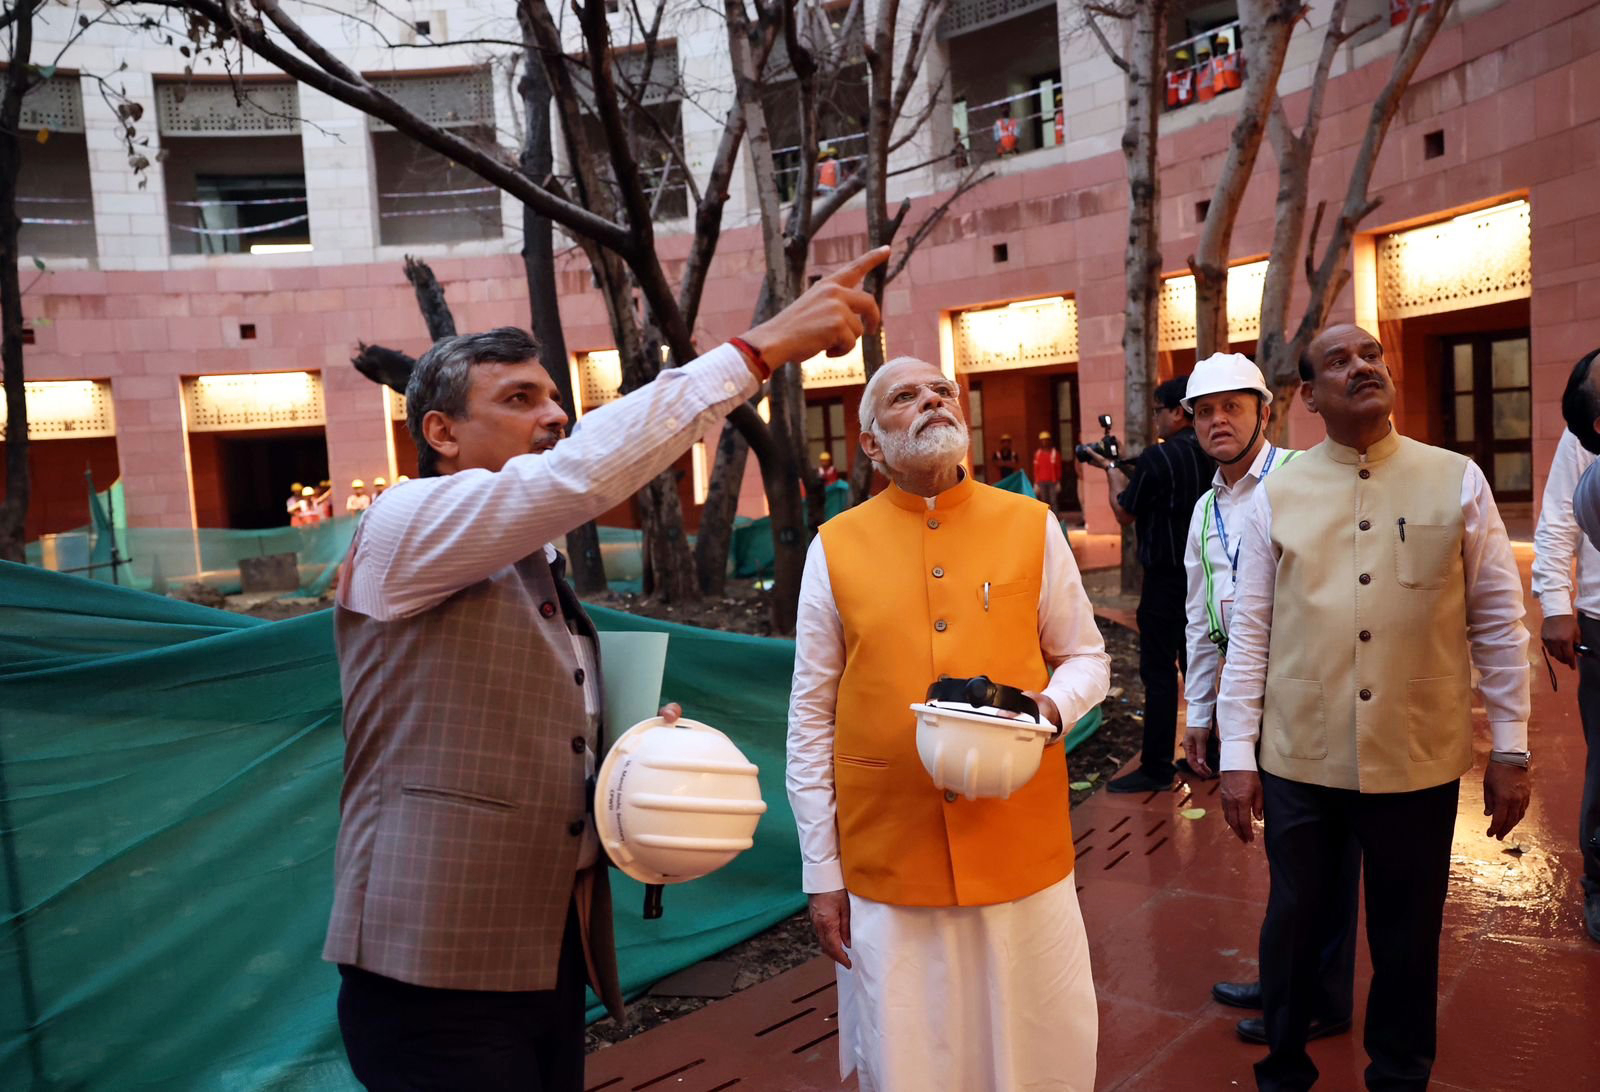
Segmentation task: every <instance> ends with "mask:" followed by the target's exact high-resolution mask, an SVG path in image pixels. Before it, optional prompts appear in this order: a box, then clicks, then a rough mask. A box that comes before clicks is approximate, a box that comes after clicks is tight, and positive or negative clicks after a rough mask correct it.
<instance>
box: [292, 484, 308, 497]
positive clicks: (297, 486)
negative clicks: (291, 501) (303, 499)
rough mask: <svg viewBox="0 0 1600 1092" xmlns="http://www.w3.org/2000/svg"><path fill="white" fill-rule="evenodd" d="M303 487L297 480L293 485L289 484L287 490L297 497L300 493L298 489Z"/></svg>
mask: <svg viewBox="0 0 1600 1092" xmlns="http://www.w3.org/2000/svg"><path fill="white" fill-rule="evenodd" d="M304 488H305V486H303V485H301V484H300V483H299V482H295V483H294V484H293V485H291V486H289V492H291V493H293V494H294V495H295V496H297V497H298V496H299V495H300V490H302V489H304Z"/></svg>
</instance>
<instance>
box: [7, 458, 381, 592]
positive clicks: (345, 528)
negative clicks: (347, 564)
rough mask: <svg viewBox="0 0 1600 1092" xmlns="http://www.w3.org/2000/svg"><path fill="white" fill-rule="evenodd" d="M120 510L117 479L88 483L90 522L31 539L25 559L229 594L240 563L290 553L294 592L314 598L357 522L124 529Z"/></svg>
mask: <svg viewBox="0 0 1600 1092" xmlns="http://www.w3.org/2000/svg"><path fill="white" fill-rule="evenodd" d="M125 512H126V508H125V506H124V504H123V500H122V483H121V482H120V481H119V482H117V483H115V484H113V485H112V486H111V488H109V489H107V490H105V491H104V492H100V493H96V492H95V491H94V487H93V484H92V483H91V484H90V486H89V524H88V526H86V527H80V528H78V529H77V530H73V531H65V532H62V533H60V534H54V535H46V536H44V537H43V538H42V539H41V540H40V541H37V542H30V543H28V546H27V559H28V564H30V565H36V566H38V567H40V568H46V569H54V570H57V571H59V572H71V573H75V574H76V575H80V576H85V577H88V578H90V579H92V580H98V581H101V582H103V583H107V584H120V585H122V586H123V587H128V588H138V589H140V590H142V591H153V592H155V593H156V594H158V595H161V594H165V593H166V592H167V591H168V590H169V589H171V588H178V587H182V586H183V585H185V584H192V583H201V584H206V585H208V586H210V587H211V588H213V589H215V590H216V591H218V592H220V593H222V594H223V595H233V594H235V593H237V592H238V591H239V590H240V589H239V562H240V561H242V560H244V559H245V558H248V557H261V556H264V555H268V554H294V555H296V557H297V558H298V562H299V569H300V586H299V588H298V589H296V591H295V592H294V593H293V594H298V595H306V596H318V595H322V594H324V593H325V592H326V591H327V590H328V588H329V587H330V586H331V585H332V583H333V578H334V575H335V573H336V572H337V571H338V567H339V562H340V561H342V560H343V559H344V555H345V553H346V551H348V550H349V549H350V540H351V539H352V538H353V537H355V533H356V524H357V523H358V522H359V518H358V517H356V516H340V517H339V518H337V519H330V520H323V521H322V522H320V523H315V524H311V525H309V526H306V527H268V528H264V529H262V530H256V531H234V530H224V529H218V528H202V529H200V530H179V529H167V528H159V527H128V526H127V525H126V517H125V515H124V513H125Z"/></svg>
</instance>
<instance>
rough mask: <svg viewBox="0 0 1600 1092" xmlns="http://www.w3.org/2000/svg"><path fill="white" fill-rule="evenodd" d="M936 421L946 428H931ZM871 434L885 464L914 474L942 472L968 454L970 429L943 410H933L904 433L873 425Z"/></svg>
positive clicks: (919, 418)
mask: <svg viewBox="0 0 1600 1092" xmlns="http://www.w3.org/2000/svg"><path fill="white" fill-rule="evenodd" d="M934 418H939V419H941V420H943V421H945V422H946V425H945V426H944V427H929V426H930V424H931V422H932V421H933V419H934ZM872 434H873V435H874V436H876V437H877V439H878V444H879V446H881V447H882V448H883V462H884V464H885V465H887V466H889V467H891V468H893V469H895V470H901V471H911V472H913V473H918V472H927V471H932V470H943V469H944V468H945V467H948V466H953V465H954V464H956V463H959V462H960V461H961V458H962V456H964V455H965V454H966V453H967V426H966V425H964V424H961V423H960V422H958V421H956V420H955V419H954V418H953V417H951V416H950V415H949V414H947V413H946V412H945V411H943V410H930V411H928V412H927V413H926V414H924V415H922V416H921V417H918V418H917V420H916V422H915V423H914V424H912V426H911V427H910V428H908V429H907V430H906V431H905V432H885V431H883V430H881V429H880V428H878V426H877V425H874V426H873V429H872Z"/></svg>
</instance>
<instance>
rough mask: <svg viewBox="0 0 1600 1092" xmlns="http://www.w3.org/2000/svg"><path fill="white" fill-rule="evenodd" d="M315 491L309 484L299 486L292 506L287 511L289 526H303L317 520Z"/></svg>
mask: <svg viewBox="0 0 1600 1092" xmlns="http://www.w3.org/2000/svg"><path fill="white" fill-rule="evenodd" d="M316 498H317V491H316V490H315V489H313V488H311V487H310V486H309V485H302V486H301V487H300V496H299V497H298V498H296V500H295V504H294V508H293V509H292V510H291V511H290V513H289V526H290V527H305V526H308V525H309V524H313V523H315V522H317V499H316Z"/></svg>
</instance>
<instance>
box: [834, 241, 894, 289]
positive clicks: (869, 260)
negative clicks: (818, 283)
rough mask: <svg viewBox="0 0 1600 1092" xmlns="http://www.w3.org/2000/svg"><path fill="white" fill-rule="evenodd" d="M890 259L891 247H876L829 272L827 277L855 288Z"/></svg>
mask: <svg viewBox="0 0 1600 1092" xmlns="http://www.w3.org/2000/svg"><path fill="white" fill-rule="evenodd" d="M888 260H889V248H888V247H887V246H880V247H875V248H874V249H872V250H869V251H867V252H866V253H865V254H862V255H860V256H859V257H857V258H856V259H855V260H854V261H852V262H851V263H850V264H849V265H846V266H844V267H843V268H841V269H836V270H834V271H833V272H832V273H830V274H828V276H827V279H828V280H830V281H832V282H833V283H835V284H842V285H844V286H845V287H846V288H854V287H856V286H857V285H859V284H860V283H861V281H862V279H863V278H865V277H866V275H867V274H868V273H871V272H872V271H873V270H874V269H877V268H878V267H879V266H880V265H882V264H883V263H884V262H886V261H888Z"/></svg>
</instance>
